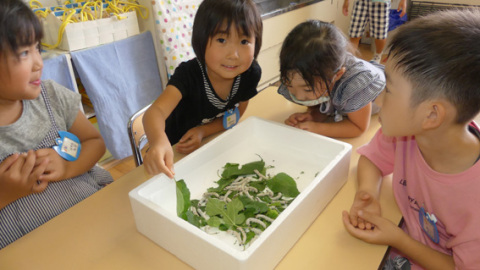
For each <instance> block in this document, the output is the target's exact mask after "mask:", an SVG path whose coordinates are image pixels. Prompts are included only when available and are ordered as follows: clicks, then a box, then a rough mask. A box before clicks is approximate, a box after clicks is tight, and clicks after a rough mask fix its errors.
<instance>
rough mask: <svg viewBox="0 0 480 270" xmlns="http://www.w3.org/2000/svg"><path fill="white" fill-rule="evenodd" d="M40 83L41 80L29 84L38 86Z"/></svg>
mask: <svg viewBox="0 0 480 270" xmlns="http://www.w3.org/2000/svg"><path fill="white" fill-rule="evenodd" d="M41 82H42V81H41V80H35V81H32V82H30V83H31V84H33V85H35V86H39V85H40V83H41Z"/></svg>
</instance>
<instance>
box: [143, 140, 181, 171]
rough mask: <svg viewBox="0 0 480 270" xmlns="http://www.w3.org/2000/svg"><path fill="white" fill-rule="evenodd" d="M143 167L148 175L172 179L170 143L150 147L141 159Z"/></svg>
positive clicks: (171, 150)
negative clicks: (162, 174)
mask: <svg viewBox="0 0 480 270" xmlns="http://www.w3.org/2000/svg"><path fill="white" fill-rule="evenodd" d="M143 165H144V167H145V170H146V171H147V173H148V174H151V175H157V174H160V173H164V174H166V175H167V176H168V177H169V178H173V176H174V175H175V172H174V171H173V149H172V146H171V145H170V143H160V144H159V145H150V148H149V149H148V150H147V153H146V154H145V157H144V159H143Z"/></svg>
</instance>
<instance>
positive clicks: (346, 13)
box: [342, 0, 349, 16]
mask: <svg viewBox="0 0 480 270" xmlns="http://www.w3.org/2000/svg"><path fill="white" fill-rule="evenodd" d="M348 2H349V1H348V0H343V7H342V11H343V15H345V16H348V5H349V3H348Z"/></svg>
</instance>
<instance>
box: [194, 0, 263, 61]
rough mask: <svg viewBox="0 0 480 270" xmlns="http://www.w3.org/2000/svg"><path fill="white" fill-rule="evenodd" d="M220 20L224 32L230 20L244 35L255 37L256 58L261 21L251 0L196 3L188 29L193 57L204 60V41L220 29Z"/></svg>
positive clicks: (261, 27) (230, 23)
mask: <svg viewBox="0 0 480 270" xmlns="http://www.w3.org/2000/svg"><path fill="white" fill-rule="evenodd" d="M223 23H226V24H227V29H226V30H227V32H228V31H229V30H230V26H231V25H232V23H234V24H235V26H236V27H237V30H242V32H243V33H245V35H247V36H251V35H252V34H253V36H255V52H254V58H257V55H258V53H259V52H260V48H261V46H262V32H263V23H262V19H261V17H260V13H259V12H258V10H257V7H256V5H255V3H254V2H253V1H252V0H204V1H203V2H202V3H201V4H200V6H199V7H198V10H197V13H196V15H195V19H194V21H193V30H192V47H193V51H194V52H195V55H196V56H197V58H198V59H199V60H200V61H201V62H202V63H205V50H206V48H207V44H208V40H209V39H210V38H211V37H213V36H214V35H215V34H217V33H218V32H219V31H220V30H222V29H220V27H221V26H222V24H223ZM252 31H253V33H252Z"/></svg>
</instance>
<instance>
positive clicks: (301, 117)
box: [285, 112, 313, 127]
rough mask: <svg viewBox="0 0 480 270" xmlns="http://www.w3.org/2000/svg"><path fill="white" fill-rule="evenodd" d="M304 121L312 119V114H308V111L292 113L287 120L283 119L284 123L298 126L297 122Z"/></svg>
mask: <svg viewBox="0 0 480 270" xmlns="http://www.w3.org/2000/svg"><path fill="white" fill-rule="evenodd" d="M306 121H313V116H312V115H311V114H310V112H304V113H294V114H292V115H290V117H288V119H287V120H285V124H287V125H289V126H292V127H298V124H299V123H302V122H306Z"/></svg>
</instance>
